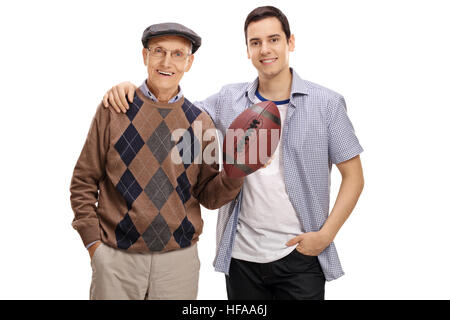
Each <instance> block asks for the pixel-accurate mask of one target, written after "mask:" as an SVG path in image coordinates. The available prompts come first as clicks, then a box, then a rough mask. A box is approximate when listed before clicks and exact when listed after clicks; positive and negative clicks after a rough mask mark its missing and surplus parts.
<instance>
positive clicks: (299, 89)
mask: <svg viewBox="0 0 450 320" xmlns="http://www.w3.org/2000/svg"><path fill="white" fill-rule="evenodd" d="M289 70H290V71H291V74H292V85H291V96H290V101H291V103H292V102H293V101H294V99H293V98H294V96H296V95H299V94H308V88H307V87H306V83H305V81H304V80H303V79H302V78H300V76H299V75H298V74H297V72H295V71H294V69H293V68H289ZM258 83H259V78H256V79H255V81H253V82H252V83H250V84H249V85H248V87H247V89H246V93H245V94H246V95H247V97H248V98H249V99H250V101H252V102H253V103H255V100H256V90H257V89H258Z"/></svg>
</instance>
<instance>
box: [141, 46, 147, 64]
mask: <svg viewBox="0 0 450 320" xmlns="http://www.w3.org/2000/svg"><path fill="white" fill-rule="evenodd" d="M147 53H148V50H147V48H143V49H142V58H143V59H144V65H147Z"/></svg>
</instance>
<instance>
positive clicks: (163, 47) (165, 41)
mask: <svg viewBox="0 0 450 320" xmlns="http://www.w3.org/2000/svg"><path fill="white" fill-rule="evenodd" d="M147 48H149V49H150V50H148V49H147ZM147 48H144V49H143V50H142V55H143V58H144V64H145V65H146V66H147V71H148V81H149V82H150V84H151V86H152V87H153V88H155V89H157V90H160V91H172V90H173V91H175V90H177V89H178V84H179V83H180V80H181V78H182V77H183V75H184V73H185V72H187V71H189V69H190V68H191V66H192V62H193V61H194V55H192V54H190V51H191V43H190V42H189V40H187V39H185V38H183V37H179V36H161V37H156V38H151V39H150V40H149V41H148V43H147ZM180 56H183V58H182V59H180V58H179V57H180Z"/></svg>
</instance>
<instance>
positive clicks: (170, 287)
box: [90, 243, 200, 300]
mask: <svg viewBox="0 0 450 320" xmlns="http://www.w3.org/2000/svg"><path fill="white" fill-rule="evenodd" d="M91 266H92V283H91V289H90V299H91V300H144V299H145V300H162V299H164V300H180V299H186V300H194V299H196V298H197V291H198V277H199V271H200V260H199V258H198V251H197V243H195V244H193V245H192V246H190V247H188V248H183V249H179V250H174V251H169V252H164V253H130V252H126V251H124V250H120V249H115V248H112V247H110V246H108V245H106V244H103V243H102V244H101V245H100V246H99V247H98V248H97V249H96V250H95V252H94V256H93V257H92V259H91Z"/></svg>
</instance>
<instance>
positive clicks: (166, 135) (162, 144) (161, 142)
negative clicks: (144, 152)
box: [147, 121, 175, 164]
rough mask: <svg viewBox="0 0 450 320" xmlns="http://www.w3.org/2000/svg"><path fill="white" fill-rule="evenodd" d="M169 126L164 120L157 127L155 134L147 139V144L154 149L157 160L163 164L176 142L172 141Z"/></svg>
mask: <svg viewBox="0 0 450 320" xmlns="http://www.w3.org/2000/svg"><path fill="white" fill-rule="evenodd" d="M171 138H172V136H171V132H170V130H169V128H168V127H167V125H166V123H165V122H164V121H162V122H161V124H160V125H159V126H158V128H156V129H155V131H154V132H153V134H152V135H151V136H150V138H149V139H148V140H147V146H148V147H149V148H150V150H151V151H152V153H153V155H154V156H155V158H156V160H158V162H159V164H161V163H162V162H163V161H164V159H166V157H167V155H168V154H169V152H170V150H172V147H173V146H174V145H175V143H174V142H173V141H172V139H171Z"/></svg>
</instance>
